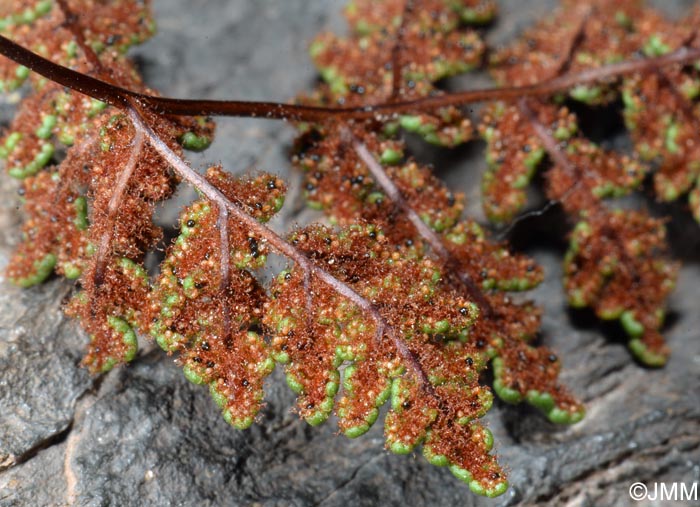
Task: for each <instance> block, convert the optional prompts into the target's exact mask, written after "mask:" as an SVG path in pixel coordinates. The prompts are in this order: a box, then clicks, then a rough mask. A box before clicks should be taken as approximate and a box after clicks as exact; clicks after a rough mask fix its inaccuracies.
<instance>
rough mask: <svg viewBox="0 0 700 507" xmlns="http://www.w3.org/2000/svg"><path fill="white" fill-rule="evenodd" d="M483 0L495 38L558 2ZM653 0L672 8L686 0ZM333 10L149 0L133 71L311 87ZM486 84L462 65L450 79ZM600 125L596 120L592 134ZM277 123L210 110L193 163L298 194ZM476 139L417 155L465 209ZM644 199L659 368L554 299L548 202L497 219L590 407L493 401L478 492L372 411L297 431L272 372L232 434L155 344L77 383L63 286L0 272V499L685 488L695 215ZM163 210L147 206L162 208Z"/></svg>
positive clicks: (697, 418) (699, 466)
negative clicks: (485, 483)
mask: <svg viewBox="0 0 700 507" xmlns="http://www.w3.org/2000/svg"><path fill="white" fill-rule="evenodd" d="M2 1H8V0H2ZM499 3H500V4H501V5H502V6H503V8H502V15H501V18H500V20H499V22H498V23H497V24H496V26H495V27H494V29H493V30H491V31H490V32H489V35H488V37H489V40H490V41H491V42H493V43H499V42H505V41H507V40H509V38H511V37H512V36H513V35H514V34H515V33H517V32H519V31H520V30H522V28H523V27H525V26H527V25H528V24H529V23H530V22H532V21H533V20H536V19H539V18H540V17H542V16H543V15H545V14H546V13H548V12H549V11H551V9H552V7H553V6H554V5H555V4H556V2H554V1H550V0H530V1H522V0H519V1H518V0H507V1H500V2H499ZM658 3H659V4H662V7H663V8H664V9H666V10H667V11H668V12H670V13H672V14H675V15H678V13H680V12H682V9H683V8H687V7H688V6H690V5H691V4H692V3H693V2H691V1H678V0H676V1H671V0H669V1H666V2H663V3H662V2H658ZM342 4H343V1H342V0H325V1H322V0H156V2H155V8H156V17H157V20H158V23H159V26H160V31H159V34H158V35H157V36H156V37H155V38H154V39H153V40H152V41H151V42H149V43H147V44H146V45H144V46H142V47H141V48H139V49H138V50H136V51H135V52H134V54H135V55H136V57H137V58H138V60H139V62H140V64H141V66H142V69H143V72H144V74H145V77H146V80H147V81H148V82H149V83H150V84H151V85H152V86H154V87H156V88H158V89H160V90H161V91H162V92H163V93H164V94H166V95H173V96H181V97H217V98H238V99H250V100H254V99H280V100H286V99H288V98H290V97H292V96H294V95H295V93H296V92H298V91H300V90H304V89H308V88H309V87H310V86H311V85H312V84H313V82H314V79H315V75H314V70H313V68H312V66H311V64H310V62H309V60H308V58H307V56H306V46H307V43H308V41H309V39H310V38H311V37H312V35H313V34H314V33H316V32H317V31H318V30H320V29H324V28H326V29H327V28H332V29H336V30H341V29H342V28H343V22H342V19H341V17H340V8H341V5H342ZM487 83H488V81H487V79H486V78H485V77H484V76H473V77H469V78H465V79H462V80H461V81H460V82H458V83H454V85H455V86H460V87H468V86H483V85H485V84H487ZM0 113H1V116H0V118H1V119H2V121H4V122H7V120H8V118H9V115H10V113H11V106H10V105H8V104H6V103H2V104H1V105H0ZM614 123H615V121H614V119H609V118H606V119H602V121H601V120H600V119H597V120H596V121H594V122H592V124H591V128H595V127H596V125H597V124H614ZM615 134H616V133H615V132H612V133H610V132H607V133H605V132H604V135H607V136H608V138H606V142H610V143H616V144H621V145H624V138H620V137H619V136H615ZM292 136H293V132H292V129H291V128H290V127H288V126H286V125H284V124H282V123H274V122H263V121H252V120H222V121H221V122H220V129H219V133H218V139H217V141H216V143H215V144H214V146H213V147H212V148H211V149H210V150H209V151H208V152H207V153H206V154H205V156H197V157H194V158H193V161H194V163H195V164H196V165H203V164H204V163H205V160H208V161H221V162H223V163H224V165H225V167H226V168H228V169H230V170H234V171H242V170H246V169H249V168H253V167H259V168H261V169H265V170H269V171H275V172H279V173H281V174H284V175H287V177H288V179H289V180H290V182H291V183H292V185H294V184H295V183H297V185H296V188H298V182H299V175H297V174H289V164H288V161H287V159H288V158H287V155H288V150H289V147H290V142H291V139H292ZM482 150H483V145H481V144H480V143H472V144H470V145H469V146H467V147H465V148H461V149H458V150H454V151H447V150H421V152H420V153H419V156H420V157H421V158H422V159H424V160H426V161H427V160H432V161H435V163H436V166H437V167H438V169H439V171H440V174H441V175H442V176H443V177H444V178H446V179H447V180H448V181H449V183H450V184H451V185H452V186H453V187H454V188H457V189H461V190H463V191H464V192H466V193H467V195H468V197H469V199H470V213H472V214H473V215H476V216H478V217H480V216H481V212H480V206H479V202H478V188H479V178H480V176H479V175H480V173H481V171H482V170H483V168H484V164H483V161H482V160H481V152H482ZM0 185H1V187H2V189H1V197H2V198H1V199H0V265H4V264H5V263H6V262H7V258H8V255H9V253H10V251H11V249H12V245H13V243H15V242H16V240H17V231H18V223H19V213H18V212H17V211H16V210H17V207H18V205H19V203H18V199H17V197H16V194H15V192H14V189H15V188H16V186H15V183H14V182H12V181H9V178H7V177H3V178H2V179H1V184H0ZM183 194H184V195H183V198H186V196H187V192H184V193H183ZM295 196H296V197H295ZM649 205H650V206H652V207H653V208H654V209H656V210H658V212H660V213H672V214H674V216H675V219H674V221H673V222H672V224H671V225H670V229H671V239H672V242H673V251H674V255H675V256H677V257H678V258H679V259H681V260H682V261H683V262H684V268H683V270H682V271H681V276H680V282H679V284H678V289H677V290H676V292H675V293H674V295H673V297H672V298H671V301H670V307H671V313H670V318H669V322H668V326H667V329H666V335H667V336H668V339H669V342H670V344H671V347H672V349H673V356H672V358H671V360H670V362H669V364H668V366H667V367H666V368H665V369H662V370H647V369H645V368H642V367H640V366H639V365H638V364H636V363H635V362H634V361H633V360H632V359H631V358H630V356H629V354H628V353H627V351H626V349H625V347H624V342H623V339H622V338H621V336H620V332H619V329H618V328H616V327H614V326H601V325H599V324H598V323H596V321H595V320H594V319H591V317H590V315H589V314H587V313H585V312H571V311H569V310H567V308H566V305H565V303H564V301H563V298H562V291H561V286H560V282H559V279H560V276H561V268H560V259H561V255H562V252H563V249H564V247H565V245H564V242H563V240H562V236H561V234H562V230H563V222H562V218H561V216H559V215H558V214H557V213H556V212H554V213H549V214H547V215H545V216H544V217H542V218H540V219H536V220H531V221H528V222H525V223H523V224H521V226H520V227H519V228H518V229H517V230H516V231H515V232H514V244H515V246H516V247H517V248H518V249H522V250H525V251H527V252H528V253H530V254H532V255H534V256H535V257H536V258H537V259H538V261H539V262H541V263H542V264H543V265H544V267H545V268H546V273H547V279H546V281H545V283H544V284H543V285H542V286H541V287H540V288H539V289H538V290H537V291H535V292H534V297H535V298H536V299H537V301H538V302H539V303H540V304H542V305H543V306H544V307H545V309H546V314H545V318H544V326H543V333H542V339H541V340H542V342H543V343H545V344H547V345H549V346H552V347H554V348H555V349H556V350H557V351H558V353H559V355H560V356H561V358H562V361H563V363H564V368H565V372H564V374H563V377H564V381H565V382H567V383H568V384H569V385H570V386H571V388H572V389H573V390H574V391H575V392H577V393H578V394H579V395H580V396H581V397H582V398H583V400H584V401H585V402H586V404H587V408H588V415H587V417H586V419H585V420H584V421H583V422H582V423H580V424H578V425H576V426H574V427H571V428H561V427H556V426H554V425H552V424H549V423H548V422H547V421H545V420H544V419H543V418H542V417H541V416H540V415H539V414H538V413H536V412H534V411H533V410H531V409H529V408H527V407H515V408H513V407H509V406H504V405H503V404H500V403H497V404H496V406H495V408H494V409H493V410H492V411H491V412H490V413H489V415H488V416H487V420H488V423H489V425H490V427H491V429H492V430H493V432H494V435H495V437H496V441H497V452H498V454H499V455H500V459H501V461H502V463H504V464H505V465H506V466H507V467H508V469H509V470H510V481H511V488H510V489H509V491H508V492H507V493H506V494H505V495H504V496H502V497H499V498H497V499H495V500H488V499H483V498H477V497H475V496H474V495H472V494H471V493H470V492H469V490H468V488H467V487H466V486H464V485H463V484H461V483H460V482H458V481H457V480H455V479H454V478H453V477H452V476H451V475H450V473H449V472H448V471H447V470H444V469H439V468H436V467H432V466H430V465H428V463H427V462H426V461H425V460H424V459H423V458H422V457H420V456H419V455H416V456H409V457H400V456H394V455H392V454H390V453H388V452H387V451H385V450H384V447H383V439H382V428H381V424H377V425H376V426H375V427H374V428H373V429H372V430H371V431H370V433H369V434H367V435H365V436H364V437H363V438H360V439H357V440H349V439H346V438H343V437H338V436H336V435H335V432H336V429H335V428H334V426H333V424H326V425H325V426H322V427H320V428H311V427H309V426H307V425H306V424H305V423H303V422H302V421H300V420H299V419H298V418H297V417H296V416H295V415H294V414H292V413H291V412H290V407H291V406H292V403H293V397H292V395H291V393H290V392H289V390H288V389H287V388H286V386H285V385H284V382H283V380H282V378H281V375H279V372H277V373H276V374H275V375H273V378H272V379H271V380H270V382H269V386H268V405H267V408H266V409H265V411H264V412H263V414H262V417H261V421H260V424H256V425H255V426H254V427H253V428H252V429H251V430H249V431H245V432H237V431H234V430H232V429H231V428H229V427H228V426H227V425H226V424H225V423H224V421H223V419H222V418H221V417H220V416H219V415H217V413H216V411H215V410H214V404H213V402H212V401H211V399H210V397H209V395H208V393H207V391H206V390H205V389H202V388H198V387H196V386H193V385H191V384H189V383H188V382H187V381H186V380H185V379H184V377H183V376H182V374H181V372H180V370H179V369H178V368H177V367H176V365H174V364H173V361H172V359H171V358H168V357H166V356H165V355H164V354H162V353H160V352H159V351H157V350H152V349H151V351H150V352H146V353H145V354H143V355H141V356H139V358H138V359H137V360H136V361H135V362H134V363H133V364H132V365H131V366H129V367H127V368H119V369H116V370H114V371H112V372H110V373H109V374H107V375H105V376H103V377H101V378H99V379H94V378H90V376H89V375H88V374H87V373H86V372H85V371H84V370H82V369H81V368H80V367H79V366H78V363H79V361H80V357H81V353H82V349H83V346H84V344H85V342H86V338H85V336H84V335H83V334H82V333H81V332H80V331H79V330H78V329H77V327H76V325H75V323H74V322H71V321H68V320H66V319H65V318H64V317H63V316H62V315H61V313H60V307H61V304H62V300H63V298H64V297H65V296H66V295H67V294H68V293H69V291H70V287H69V286H68V285H67V284H65V283H64V282H62V281H59V280H54V281H51V282H49V283H47V284H45V285H44V286H42V287H38V288H34V289H31V290H25V291H23V290H19V289H17V288H14V287H11V286H9V285H8V284H6V283H5V282H3V283H2V285H0V506H2V507H5V506H16V505H31V506H34V505H66V504H69V503H71V502H72V503H73V504H75V505H80V506H102V505H104V506H107V505H139V506H141V505H144V506H164V505H183V506H189V505H196V506H210V505H211V506H214V505H221V506H223V505H234V506H239V505H256V506H263V505H264V506H277V505H279V506H287V505H295V506H311V505H324V506H349V505H352V506H375V505H384V506H393V505H406V506H426V505H436V506H443V505H444V506H453V505H460V506H464V507H468V506H474V505H479V506H506V505H508V506H515V505H517V506H525V505H571V506H594V505H595V506H625V505H631V504H632V502H631V500H630V499H629V497H628V494H627V489H628V487H629V485H630V484H631V483H633V482H635V481H643V482H647V483H653V482H655V481H667V482H673V481H675V482H682V481H684V482H685V483H687V484H688V485H689V486H690V485H691V484H692V483H693V482H694V481H695V482H697V481H698V480H700V394H699V391H700V340H699V335H700V331H699V330H700V312H699V311H698V310H699V308H698V307H699V304H698V302H699V301H700V248H699V247H700V227H698V225H697V224H695V223H694V222H692V221H691V220H690V219H688V217H687V216H686V215H684V214H683V212H682V210H681V209H680V207H679V208H678V209H676V208H663V209H662V208H659V207H658V206H656V205H654V204H649ZM298 209H299V201H298V192H297V193H295V192H292V194H291V196H290V199H289V205H288V206H286V207H285V210H284V212H283V215H282V218H281V219H280V220H278V221H277V222H276V224H277V226H278V227H281V226H283V225H285V226H288V225H289V224H290V223H291V222H295V221H303V220H306V219H307V218H308V212H305V213H303V214H302V215H299V214H298ZM172 213H173V210H164V212H163V220H164V221H165V222H167V221H168V220H170V218H169V217H172V216H173V215H172ZM0 267H2V266H0ZM664 505H670V504H664ZM686 505H690V504H686Z"/></svg>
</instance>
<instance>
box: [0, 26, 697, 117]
mask: <svg viewBox="0 0 700 507" xmlns="http://www.w3.org/2000/svg"><path fill="white" fill-rule="evenodd" d="M0 54H2V55H4V56H6V57H8V58H10V59H12V60H14V61H15V62H17V63H19V64H21V65H24V66H25V67H28V68H29V69H31V70H33V71H34V72H37V73H39V74H41V75H42V76H44V77H46V78H48V79H50V80H52V81H54V82H56V83H58V84H60V85H63V86H67V87H68V88H71V89H73V90H75V91H78V92H80V93H83V94H85V95H88V96H90V97H92V98H95V99H97V100H101V101H102V102H106V103H108V104H110V105H112V106H115V107H118V108H120V109H127V108H129V107H131V104H132V103H135V104H138V105H139V106H140V107H141V108H142V109H144V108H147V109H150V110H152V111H153V112H154V113H157V114H171V115H179V116H201V115H211V116H236V117H242V118H262V119H271V120H286V121H310V122H322V121H326V120H331V119H334V120H339V119H344V120H351V119H358V120H364V119H372V118H377V117H379V118H380V119H381V118H382V117H383V116H389V115H397V114H403V113H407V112H421V111H431V110H435V109H439V108H441V107H447V106H460V105H465V104H471V103H475V102H485V101H492V100H515V99H520V98H522V97H537V96H547V95H551V94H553V93H556V92H559V91H562V90H566V89H568V88H571V87H573V86H576V85H581V84H587V83H593V82H596V81H599V80H601V79H607V78H613V77H619V76H622V75H627V74H634V73H636V72H645V71H649V70H651V69H655V68H660V67H665V66H668V65H672V64H679V63H688V62H691V61H693V60H700V48H688V47H681V48H679V49H677V50H676V51H673V52H671V53H668V54H666V55H663V56H659V57H655V58H640V59H637V60H627V61H624V62H620V63H615V64H610V65H604V66H602V67H598V68H593V69H589V70H585V71H583V72H579V73H576V74H566V75H563V76H560V77H557V78H554V79H550V80H548V81H545V82H542V83H538V84H534V85H528V86H514V87H503V88H484V89H479V90H467V91H463V92H455V93H446V94H444V95H438V96H434V97H425V98H420V99H416V100H409V101H402V102H394V103H382V104H376V105H369V106H365V107H357V108H329V107H318V106H305V105H298V104H284V103H279V102H246V101H229V100H188V99H175V98H168V97H156V96H153V95H146V94H141V93H136V92H133V91H131V90H127V89H125V88H121V87H119V86H115V85H113V84H110V83H107V82H105V81H103V80H100V79H97V78H95V77H92V76H88V75H85V74H82V73H80V72H76V71H74V70H71V69H68V68H66V67H63V66H61V65H58V64H56V63H53V62H51V61H49V60H47V59H45V58H43V57H41V56H39V55H37V54H35V53H33V52H31V51H29V50H28V49H25V48H24V47H22V46H20V45H18V44H16V43H14V42H12V41H11V40H10V39H8V38H6V37H4V36H2V35H0Z"/></svg>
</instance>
